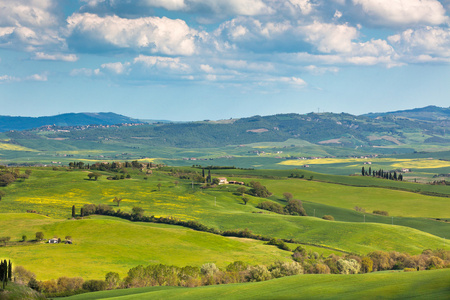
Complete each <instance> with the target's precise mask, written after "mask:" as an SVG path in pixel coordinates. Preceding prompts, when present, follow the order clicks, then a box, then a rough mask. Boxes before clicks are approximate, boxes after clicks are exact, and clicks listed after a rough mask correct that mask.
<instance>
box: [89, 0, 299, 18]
mask: <svg viewBox="0 0 450 300" xmlns="http://www.w3.org/2000/svg"><path fill="white" fill-rule="evenodd" d="M293 1H302V2H305V1H306V2H307V0H293ZM83 2H86V3H87V5H86V6H85V7H84V8H83V9H84V10H85V11H91V12H92V11H94V12H96V10H98V9H104V10H105V9H106V10H108V11H110V12H111V11H112V12H114V13H116V14H118V15H120V14H123V13H125V12H126V13H131V14H133V15H141V16H143V15H146V14H148V12H149V9H151V8H155V7H156V8H164V9H167V10H170V11H185V12H191V13H197V14H204V15H209V17H211V13H213V14H215V15H221V16H222V15H243V16H255V15H261V14H271V13H273V12H274V11H273V10H272V9H271V8H270V7H269V6H268V5H266V4H265V2H264V1H263V0H137V1H134V3H133V5H130V1H129V0H83ZM130 6H131V8H130ZM133 8H134V9H133ZM139 8H141V9H140V10H139Z"/></svg>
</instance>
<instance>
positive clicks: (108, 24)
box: [67, 13, 197, 55]
mask: <svg viewBox="0 0 450 300" xmlns="http://www.w3.org/2000/svg"><path fill="white" fill-rule="evenodd" d="M67 22H68V29H69V30H70V32H71V35H72V36H76V37H79V36H81V37H82V41H81V42H80V44H76V42H73V43H75V45H74V44H73V45H72V46H74V47H83V45H84V43H93V45H94V47H95V45H98V46H99V47H100V48H101V47H103V46H105V45H106V47H109V48H110V47H115V48H125V49H127V48H128V49H133V50H137V51H145V50H147V51H150V52H152V53H162V54H168V55H192V54H194V53H195V51H196V46H195V38H196V36H197V31H195V30H193V29H191V28H189V26H188V25H187V24H186V22H184V21H183V20H179V19H177V20H173V19H169V18H166V17H162V18H159V17H147V18H138V19H126V18H120V17H118V16H105V17H100V16H98V15H94V14H90V13H84V14H78V13H76V14H73V15H72V16H70V17H69V18H68V19H67ZM74 40H75V41H76V39H74Z"/></svg>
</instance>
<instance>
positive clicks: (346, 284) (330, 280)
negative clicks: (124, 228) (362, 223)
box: [67, 269, 450, 300]
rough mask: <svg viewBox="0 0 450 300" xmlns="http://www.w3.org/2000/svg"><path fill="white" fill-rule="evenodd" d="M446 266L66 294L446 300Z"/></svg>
mask: <svg viewBox="0 0 450 300" xmlns="http://www.w3.org/2000/svg"><path fill="white" fill-rule="evenodd" d="M449 279H450V269H446V270H435V271H426V272H410V273H384V272H378V273H370V274H361V275H298V276H290V277H284V278H279V279H274V280H269V281H264V282H255V283H245V284H229V285H220V286H210V287H200V288H176V287H175V288H161V287H151V288H140V289H129V290H115V291H106V292H97V293H90V294H82V295H77V296H72V297H68V298H67V299H68V300H88V299H89V300H90V299H117V300H121V299H436V300H439V299H448V295H449V294H450V288H449V285H448V281H449Z"/></svg>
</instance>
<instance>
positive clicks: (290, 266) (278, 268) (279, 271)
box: [269, 261, 303, 278]
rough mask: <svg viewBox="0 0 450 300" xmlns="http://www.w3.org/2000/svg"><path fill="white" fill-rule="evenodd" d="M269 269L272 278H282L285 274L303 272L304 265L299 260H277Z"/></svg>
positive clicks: (290, 274)
mask: <svg viewBox="0 0 450 300" xmlns="http://www.w3.org/2000/svg"><path fill="white" fill-rule="evenodd" d="M269 271H270V273H271V276H272V278H280V277H285V276H292V275H298V274H303V267H302V265H301V264H299V263H298V262H295V261H293V262H281V261H277V262H276V263H274V264H273V265H271V266H270V268H269Z"/></svg>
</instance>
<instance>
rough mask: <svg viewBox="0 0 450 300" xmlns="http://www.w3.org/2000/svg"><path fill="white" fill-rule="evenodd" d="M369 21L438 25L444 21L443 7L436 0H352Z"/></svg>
mask: <svg viewBox="0 0 450 300" xmlns="http://www.w3.org/2000/svg"><path fill="white" fill-rule="evenodd" d="M352 2H353V4H354V5H356V6H358V7H360V8H361V11H362V12H363V13H364V15H365V16H366V17H368V19H366V20H367V21H369V22H373V23H375V24H379V25H385V26H392V25H393V26H397V25H401V26H407V25H414V24H430V25H438V24H442V23H444V22H445V21H446V19H447V17H446V16H445V13H446V12H445V9H444V7H443V6H442V4H441V3H440V2H439V1H437V0H378V1H373V0H352Z"/></svg>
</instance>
